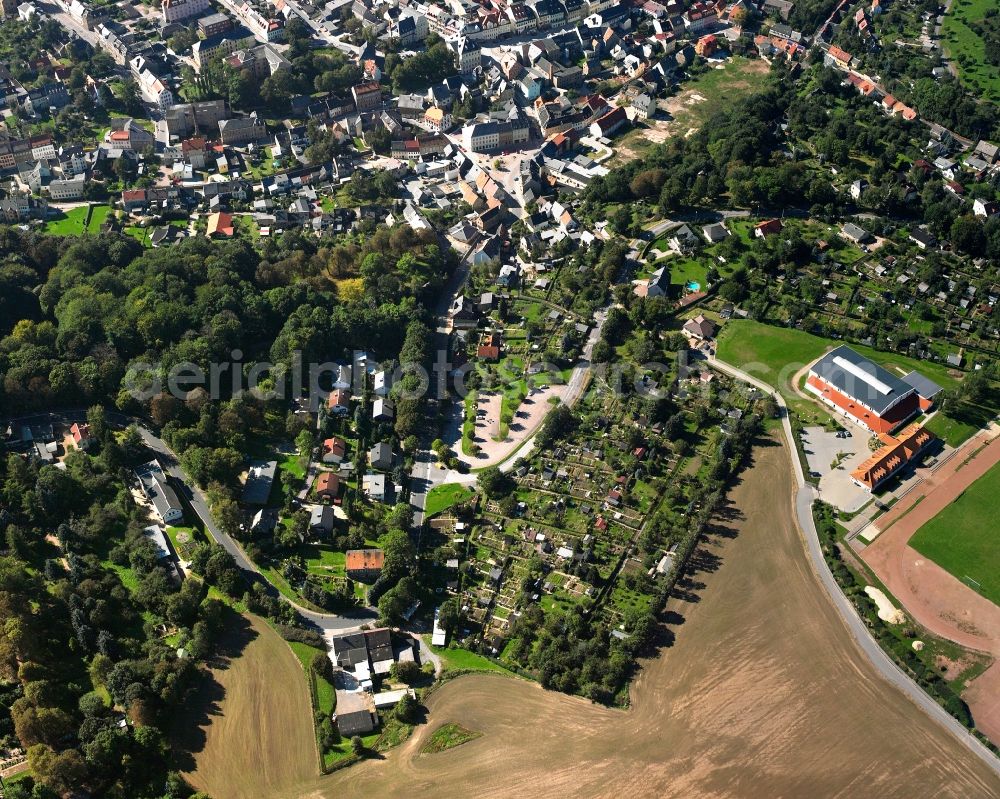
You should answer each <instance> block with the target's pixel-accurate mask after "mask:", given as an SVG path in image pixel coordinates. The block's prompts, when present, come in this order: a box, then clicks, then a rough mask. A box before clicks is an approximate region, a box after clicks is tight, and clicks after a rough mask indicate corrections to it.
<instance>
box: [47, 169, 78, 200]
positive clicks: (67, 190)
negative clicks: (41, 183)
mask: <svg viewBox="0 0 1000 799" xmlns="http://www.w3.org/2000/svg"><path fill="white" fill-rule="evenodd" d="M86 185H87V178H86V176H85V175H75V176H74V177H71V178H57V179H56V180H50V181H49V186H48V189H49V199H51V200H57V201H65V200H79V199H80V198H81V197H83V189H84V187H85V186H86Z"/></svg>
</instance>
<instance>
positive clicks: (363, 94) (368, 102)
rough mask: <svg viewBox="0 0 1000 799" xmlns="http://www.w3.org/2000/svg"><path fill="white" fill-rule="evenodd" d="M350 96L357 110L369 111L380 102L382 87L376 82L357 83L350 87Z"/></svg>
mask: <svg viewBox="0 0 1000 799" xmlns="http://www.w3.org/2000/svg"><path fill="white" fill-rule="evenodd" d="M351 96H352V97H353V98H354V106H355V108H357V109H358V111H371V110H372V109H373V108H378V107H379V106H380V105H381V104H382V89H381V87H380V86H379V85H378V84H377V83H359V84H358V85H357V86H354V87H352V88H351Z"/></svg>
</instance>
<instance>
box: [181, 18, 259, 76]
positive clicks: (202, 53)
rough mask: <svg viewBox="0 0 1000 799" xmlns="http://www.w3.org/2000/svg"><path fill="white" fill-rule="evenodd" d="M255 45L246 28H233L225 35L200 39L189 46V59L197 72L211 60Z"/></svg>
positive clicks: (254, 40) (252, 36)
mask: <svg viewBox="0 0 1000 799" xmlns="http://www.w3.org/2000/svg"><path fill="white" fill-rule="evenodd" d="M256 44H257V40H256V39H255V38H254V35H253V34H252V33H250V31H248V30H247V29H246V28H233V29H232V30H231V31H227V32H226V33H220V34H218V35H217V36H211V37H209V38H208V39H201V40H200V41H197V42H195V43H194V44H193V45H192V46H191V57H192V59H193V61H194V68H195V70H197V71H198V72H201V70H202V69H203V68H204V66H205V64H207V63H208V62H209V61H211V60H212V59H213V58H223V57H224V56H227V55H229V54H230V53H233V52H236V51H237V50H244V49H246V48H247V47H253V46H254V45H256Z"/></svg>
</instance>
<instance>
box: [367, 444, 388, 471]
mask: <svg viewBox="0 0 1000 799" xmlns="http://www.w3.org/2000/svg"><path fill="white" fill-rule="evenodd" d="M393 460H394V459H393V454H392V444H388V443H386V442H384V441H383V442H379V443H378V444H376V445H375V446H374V447H372V448H371V449H370V450H369V451H368V463H369V465H370V466H371V467H372V468H373V469H379V470H381V471H388V470H389V469H391V468H392V464H393Z"/></svg>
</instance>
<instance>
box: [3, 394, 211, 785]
mask: <svg viewBox="0 0 1000 799" xmlns="http://www.w3.org/2000/svg"><path fill="white" fill-rule="evenodd" d="M90 421H91V423H92V430H93V431H94V433H95V440H96V442H97V444H96V449H94V450H93V451H94V455H93V456H92V455H88V454H84V453H83V452H73V453H70V455H69V456H68V457H67V458H66V468H65V470H60V469H57V468H55V467H51V466H46V467H41V468H39V467H37V466H36V465H34V464H32V463H30V462H28V461H26V460H24V459H22V458H20V457H18V456H17V455H10V456H9V458H6V459H4V460H3V461H0V477H2V485H3V489H2V501H3V505H4V508H5V510H4V511H3V512H2V519H0V530H2V534H3V543H4V552H5V554H4V555H3V556H2V557H0V613H2V615H3V618H4V624H3V626H2V627H0V696H2V697H3V698H2V700H0V745H2V746H4V747H9V746H16V745H18V744H19V743H20V744H21V745H23V746H25V747H27V755H28V762H29V764H30V766H31V770H32V774H33V779H28V780H25V781H22V782H19V783H17V784H16V785H14V786H9V787H8V788H7V793H6V794H5V796H6V797H7V799H12V798H13V799H26V798H27V797H29V796H30V797H32V799H48V798H49V797H57V796H63V795H66V793H67V792H68V791H70V790H79V789H81V788H82V787H84V786H85V787H86V788H87V789H88V790H89V791H90V793H91V795H94V796H114V797H137V798H138V797H169V798H170V799H180V798H181V797H187V796H189V795H191V793H192V791H191V790H190V788H188V787H187V786H186V784H185V783H184V782H183V780H181V779H180V778H179V777H178V776H177V775H176V774H172V773H170V771H169V762H170V759H169V742H168V738H167V736H168V733H169V729H170V723H171V719H172V717H173V714H174V713H175V712H176V709H177V708H178V707H182V706H183V705H184V702H185V699H186V698H187V696H188V694H189V693H190V691H191V690H192V689H193V688H194V687H195V678H196V675H197V673H198V663H199V662H200V661H202V660H204V659H205V658H206V657H208V656H209V655H210V654H211V652H212V650H213V648H214V642H215V639H216V637H217V635H218V633H219V631H220V628H221V622H222V619H223V614H224V612H225V608H224V606H223V605H222V603H221V602H219V601H218V600H214V599H209V598H207V593H206V587H205V585H204V583H203V582H202V581H200V580H197V579H190V580H187V581H185V582H184V583H183V584H181V583H180V582H179V581H178V580H176V578H175V577H173V575H172V573H171V572H170V571H168V570H167V569H166V568H165V567H164V566H163V565H162V564H161V562H160V559H159V557H158V555H157V553H156V551H155V548H154V546H153V544H152V543H151V542H150V541H149V540H148V539H147V538H146V537H145V536H144V535H143V533H142V530H143V528H144V527H145V526H146V524H148V522H147V521H146V519H145V518H143V512H141V511H139V510H138V509H137V508H136V506H135V505H134V503H133V501H132V498H131V495H130V494H129V492H128V490H127V487H126V485H125V483H124V481H123V480H122V469H123V468H125V467H127V466H129V465H132V464H134V463H135V462H137V460H138V459H140V458H142V457H143V452H142V449H141V447H139V446H136V445H135V441H132V442H131V443H130V442H129V441H128V440H121V441H120V440H119V439H118V438H117V437H116V436H115V434H114V433H113V431H112V430H111V429H110V428H109V426H108V425H107V424H106V423H105V422H104V419H103V414H102V412H101V411H100V409H95V410H94V411H92V412H91V414H90ZM33 783H35V784H34V786H33Z"/></svg>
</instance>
